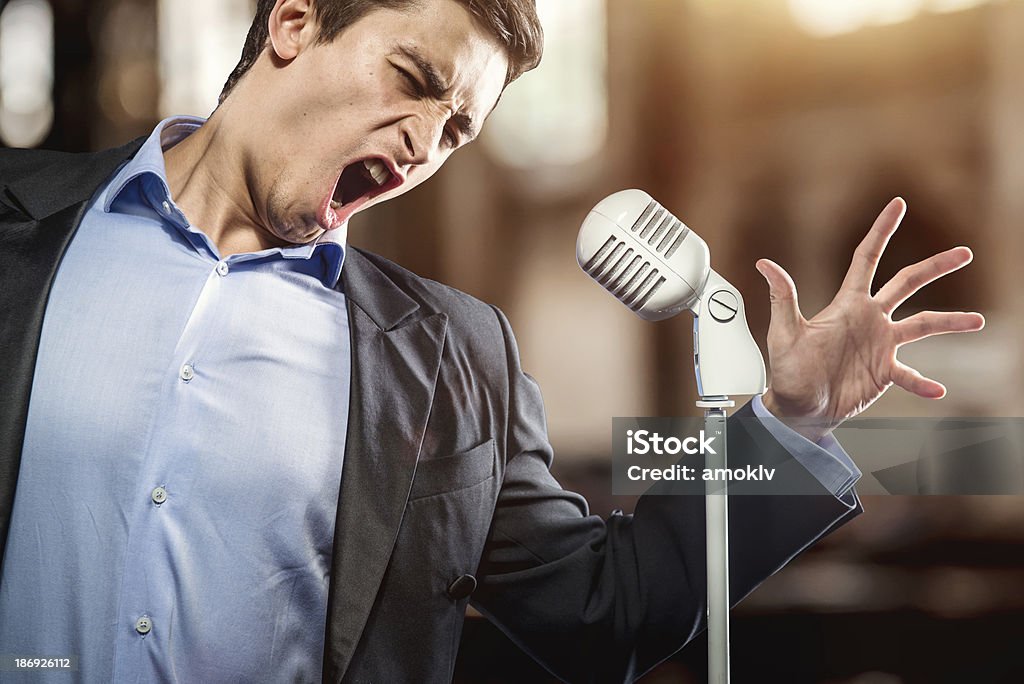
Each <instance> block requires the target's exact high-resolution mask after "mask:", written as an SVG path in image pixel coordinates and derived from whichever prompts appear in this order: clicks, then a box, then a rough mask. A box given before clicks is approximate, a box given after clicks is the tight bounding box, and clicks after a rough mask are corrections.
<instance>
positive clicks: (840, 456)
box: [751, 395, 861, 499]
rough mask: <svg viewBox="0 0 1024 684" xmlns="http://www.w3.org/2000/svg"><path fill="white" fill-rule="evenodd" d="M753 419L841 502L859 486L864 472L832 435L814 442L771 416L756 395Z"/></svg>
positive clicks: (753, 403) (759, 397)
mask: <svg viewBox="0 0 1024 684" xmlns="http://www.w3.org/2000/svg"><path fill="white" fill-rule="evenodd" d="M751 408H753V410H754V415H755V416H757V418H758V419H759V420H760V421H761V424H762V425H764V427H765V429H766V430H768V432H769V433H771V436H772V437H774V438H775V439H776V440H777V441H778V442H779V444H781V445H782V447H783V448H784V449H785V450H786V451H788V452H789V453H790V455H792V456H793V458H795V459H796V460H797V462H799V463H800V465H802V466H803V467H804V468H806V469H807V471H808V472H809V473H810V474H811V475H813V476H814V477H815V479H817V480H818V482H820V483H821V485H822V486H823V487H824V488H825V489H827V490H828V491H829V492H831V493H832V495H833V496H836V497H839V498H840V499H845V498H847V494H848V493H849V492H850V490H851V489H852V488H853V485H855V484H857V480H859V479H860V476H861V472H860V468H858V467H857V464H856V463H854V462H853V459H852V458H850V456H849V454H847V453H846V451H845V450H844V449H843V447H842V446H841V445H840V444H839V441H838V440H837V439H836V438H835V437H833V436H832V433H829V434H827V435H825V436H824V437H822V438H821V439H819V440H818V441H817V442H812V441H811V440H809V439H807V438H806V437H804V436H803V435H801V434H800V433H799V432H796V431H795V430H793V429H792V428H790V427H789V426H788V425H786V424H785V423H783V422H782V421H781V420H779V419H778V418H776V417H775V416H773V415H772V413H771V411H769V410H768V409H767V408H765V405H764V402H762V401H761V395H756V396H755V397H754V399H753V401H752V402H751Z"/></svg>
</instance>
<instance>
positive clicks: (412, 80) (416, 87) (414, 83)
mask: <svg viewBox="0 0 1024 684" xmlns="http://www.w3.org/2000/svg"><path fill="white" fill-rule="evenodd" d="M392 66H394V67H395V71H397V72H398V73H399V74H401V75H402V78H404V79H405V80H406V82H407V83H408V84H409V86H410V87H411V88H412V91H413V94H415V95H416V97H424V96H426V90H425V89H424V87H423V84H422V83H420V82H419V81H418V80H417V79H416V77H415V76H413V75H412V74H411V73H409V72H408V71H406V70H405V69H403V68H402V67H400V66H398V65H397V64H395V65H392Z"/></svg>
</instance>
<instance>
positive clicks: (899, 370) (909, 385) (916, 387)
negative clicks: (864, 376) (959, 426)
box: [890, 361, 946, 399]
mask: <svg viewBox="0 0 1024 684" xmlns="http://www.w3.org/2000/svg"><path fill="white" fill-rule="evenodd" d="M890 377H891V379H892V381H893V382H894V383H895V384H897V385H899V386H900V387H902V388H903V389H905V390H907V391H908V392H912V393H913V394H916V395H917V396H919V397H924V398H925V399H941V398H942V397H944V396H946V388H945V387H944V386H943V385H942V383H939V382H936V381H934V380H932V379H931V378H926V377H924V376H923V375H921V374H920V373H918V372H917V371H916V370H914V369H913V368H911V367H910V366H907V365H905V364H903V363H900V362H899V361H897V362H896V363H895V365H894V366H893V369H892V374H891V375H890Z"/></svg>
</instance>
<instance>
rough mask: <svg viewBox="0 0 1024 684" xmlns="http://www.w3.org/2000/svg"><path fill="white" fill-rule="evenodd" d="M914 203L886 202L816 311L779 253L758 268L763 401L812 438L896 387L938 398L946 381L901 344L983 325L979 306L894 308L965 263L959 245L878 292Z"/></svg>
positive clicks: (967, 260)
mask: <svg viewBox="0 0 1024 684" xmlns="http://www.w3.org/2000/svg"><path fill="white" fill-rule="evenodd" d="M906 209H907V205H906V203H905V202H904V201H903V200H902V199H900V198H896V199H894V200H892V201H891V202H889V204H888V205H887V206H886V207H885V209H883V210H882V213H881V214H879V215H878V218H877V219H875V223H874V225H872V226H871V230H869V231H868V234H867V235H866V236H865V237H864V239H863V240H862V241H861V243H860V245H859V246H858V247H857V249H856V251H855V252H854V254H853V261H852V263H851V264H850V268H849V270H848V271H847V273H846V278H845V279H844V280H843V284H842V286H841V287H840V288H839V292H838V293H837V294H836V296H835V297H834V298H833V299H832V302H831V303H830V304H829V305H828V306H827V307H825V309H823V310H822V311H821V312H820V313H819V314H818V315H817V316H815V317H814V318H812V319H810V320H807V319H806V318H804V317H803V314H801V313H800V307H799V304H798V302H797V292H796V285H794V284H793V279H792V278H791V277H790V276H789V274H788V273H786V271H785V270H784V269H783V268H782V267H781V266H779V265H778V264H776V263H775V262H773V261H770V260H768V259H761V260H760V261H758V262H757V270H758V271H760V273H761V275H763V276H764V277H765V279H766V280H767V281H768V285H769V288H770V296H771V324H770V325H769V328H768V356H769V361H770V366H771V387H770V388H769V389H768V391H767V392H766V393H765V395H764V397H763V401H764V405H765V407H766V408H767V409H768V410H769V411H771V412H772V413H773V414H774V415H775V416H777V417H779V418H781V419H782V420H783V421H785V422H786V423H788V424H789V425H790V426H791V427H793V428H794V429H795V430H797V431H798V432H800V433H802V434H803V435H804V436H806V437H808V438H809V439H811V440H817V439H820V438H821V437H822V436H823V435H825V434H827V433H828V432H829V431H831V430H832V429H833V428H835V427H836V426H838V425H839V424H840V423H842V422H843V421H844V420H846V419H847V418H851V417H853V416H855V415H857V414H858V413H860V412H861V411H863V410H864V409H866V408H867V407H868V406H870V405H871V404H872V403H873V402H874V401H875V400H876V399H878V397H880V396H882V394H883V393H884V392H885V391H886V390H887V389H888V388H889V387H890V386H891V385H894V384H895V385H899V386H900V387H902V388H903V389H905V390H907V391H908V392H913V393H914V394H917V395H918V396H921V397H926V398H929V399H940V398H942V397H943V396H945V394H946V388H945V387H943V386H942V385H941V384H940V383H938V382H936V381H935V380H932V379H930V378H926V377H924V376H922V375H921V374H920V373H918V372H917V371H916V370H914V369H913V368H910V367H909V366H906V365H905V364H903V363H901V362H900V361H899V360H898V359H897V358H896V351H897V350H898V349H899V348H900V346H902V345H904V344H908V343H910V342H914V341H917V340H920V339H924V338H926V337H931V336H932V335H942V334H944V333H953V332H970V331H974V330H980V329H981V328H982V327H983V326H984V325H985V319H984V318H983V317H982V316H981V314H978V313H963V312H950V313H946V312H937V311H923V312H921V313H918V314H914V315H913V316H910V317H908V318H905V319H903V320H900V321H894V320H893V319H892V313H893V311H895V309H896V308H897V307H898V306H899V305H900V304H902V303H903V302H904V301H906V300H907V298H909V297H910V296H911V295H913V294H914V293H915V292H917V291H918V290H920V289H921V288H922V287H924V286H925V285H927V284H928V283H930V282H932V281H934V280H936V279H938V278H941V277H942V276H944V275H946V274H948V273H952V272H953V271H956V270H958V269H960V268H963V267H964V266H966V265H967V264H968V263H970V261H971V259H972V258H973V255H972V254H971V250H970V249H968V248H967V247H955V248H953V249H950V250H947V251H945V252H942V253H940V254H936V255H935V256H932V257H929V258H928V259H925V260H924V261H920V262H918V263H916V264H913V265H911V266H907V267H905V268H904V269H902V270H901V271H900V272H899V273H897V274H896V275H895V276H894V277H893V279H892V280H890V281H889V282H888V283H886V284H885V285H884V286H883V287H882V288H881V289H880V290H878V292H877V293H876V294H875V295H873V296H872V294H871V281H872V280H873V279H874V276H875V269H876V268H877V266H878V262H879V260H880V259H881V257H882V252H883V251H885V246H886V245H887V244H888V242H889V238H890V237H892V235H893V233H895V232H896V228H897V227H898V226H899V224H900V221H901V220H902V219H903V215H904V213H905V212H906Z"/></svg>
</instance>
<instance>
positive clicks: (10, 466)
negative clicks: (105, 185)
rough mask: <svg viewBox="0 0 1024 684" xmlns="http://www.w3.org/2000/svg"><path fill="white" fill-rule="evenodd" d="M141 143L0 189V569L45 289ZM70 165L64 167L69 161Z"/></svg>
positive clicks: (74, 159) (76, 159)
mask: <svg viewBox="0 0 1024 684" xmlns="http://www.w3.org/2000/svg"><path fill="white" fill-rule="evenodd" d="M141 144H142V139H139V140H136V141H133V142H131V143H129V144H128V145H125V146H124V147H120V148H117V149H115V150H107V151H106V152H103V153H100V154H96V155H66V157H63V158H62V159H61V161H60V162H59V163H54V164H50V165H48V166H44V167H42V168H41V169H37V170H35V171H34V172H33V173H30V174H26V175H24V176H22V177H20V178H19V179H18V180H17V181H15V182H13V183H10V184H9V185H8V186H7V187H6V188H4V189H3V199H2V201H4V202H5V203H7V204H9V205H10V206H11V207H12V208H13V209H14V213H9V214H7V216H5V217H4V220H3V222H2V224H0V292H2V293H3V296H2V297H0V358H3V359H4V363H5V365H6V368H5V369H4V380H3V385H2V391H0V566H2V563H3V551H4V548H5V546H6V542H7V530H8V527H9V525H10V521H11V511H12V509H13V506H14V489H15V485H16V484H17V481H18V470H19V467H20V465H21V448H22V442H23V441H24V438H25V421H26V420H27V418H28V404H29V395H30V393H31V391H32V377H33V375H34V373H35V364H36V354H37V352H38V349H39V336H40V334H41V332H42V327H43V315H44V312H45V310H46V300H47V297H49V294H50V286H51V285H52V284H53V278H54V276H55V275H56V273H57V268H58V267H59V265H60V260H61V258H62V257H63V256H64V252H65V250H66V249H67V246H68V244H69V243H70V242H71V238H72V236H74V234H75V230H76V229H77V228H78V224H79V223H80V222H81V220H82V215H83V214H84V213H85V209H86V206H87V204H88V200H89V198H90V197H91V196H92V194H93V192H95V190H96V188H97V187H98V186H99V185H100V184H101V183H102V182H103V181H104V179H106V178H107V177H109V176H110V175H111V174H112V173H113V172H114V169H115V168H117V165H118V164H119V163H120V162H121V161H123V160H124V159H126V158H128V157H130V156H131V155H132V154H134V153H135V151H136V150H137V149H138V148H139V146H140V145H141ZM69 160H70V161H69Z"/></svg>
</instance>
